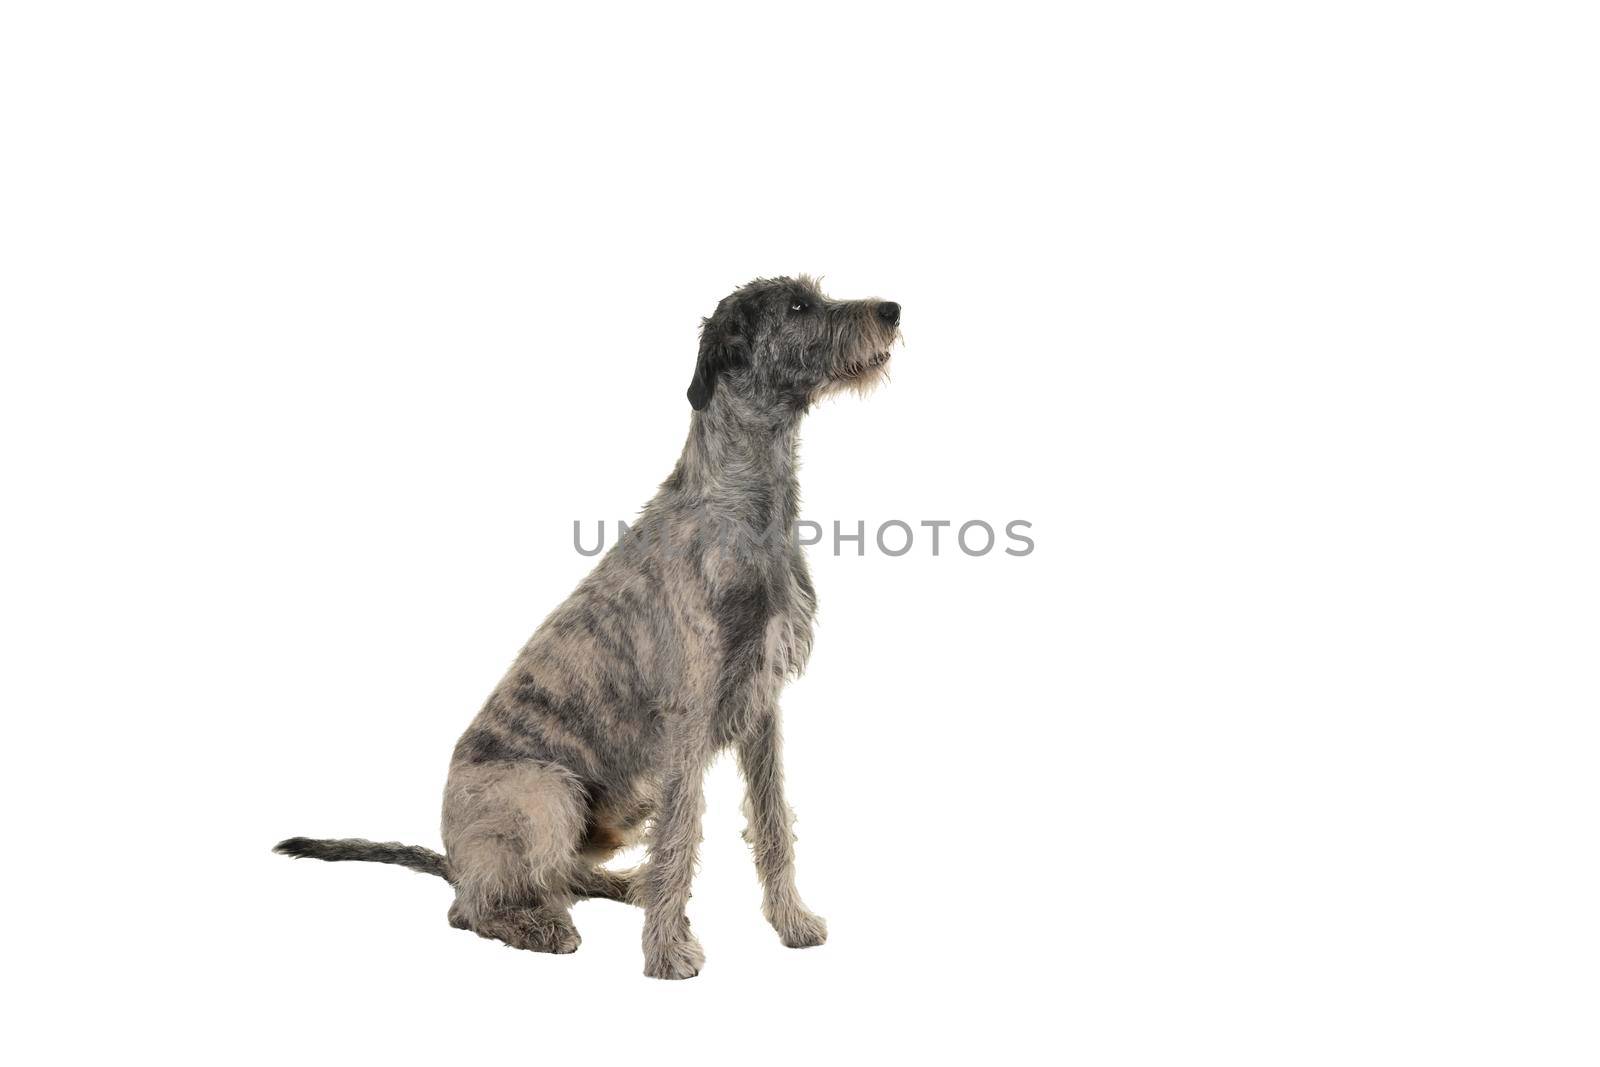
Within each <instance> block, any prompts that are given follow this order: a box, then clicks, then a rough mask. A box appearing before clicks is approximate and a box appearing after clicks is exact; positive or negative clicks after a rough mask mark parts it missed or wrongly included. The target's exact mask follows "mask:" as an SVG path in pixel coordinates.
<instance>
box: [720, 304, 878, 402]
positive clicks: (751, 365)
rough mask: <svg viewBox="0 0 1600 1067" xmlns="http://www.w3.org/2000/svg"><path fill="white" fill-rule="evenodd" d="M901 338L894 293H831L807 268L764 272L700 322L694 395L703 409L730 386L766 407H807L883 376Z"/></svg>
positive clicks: (738, 394) (733, 391) (731, 391)
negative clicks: (861, 296) (887, 296)
mask: <svg viewBox="0 0 1600 1067" xmlns="http://www.w3.org/2000/svg"><path fill="white" fill-rule="evenodd" d="M899 338H900V305H899V304H896V303H894V302H892V301H888V300H877V299H872V300H830V299H829V298H828V297H827V296H825V295H823V292H822V290H821V289H820V288H818V286H817V283H816V282H815V281H813V280H812V279H810V278H808V277H806V276H805V275H801V276H800V277H798V278H758V279H757V280H755V281H753V282H750V283H749V284H748V285H742V286H740V287H739V288H738V289H736V290H734V291H733V292H732V293H730V294H729V295H728V296H726V297H724V298H723V299H722V302H721V303H719V304H718V305H717V310H716V311H715V312H714V313H713V314H712V316H711V317H710V318H709V319H706V320H705V321H704V322H703V323H702V324H701V327H700V361H699V363H698V364H696V366H695V369H694V380H693V381H692V382H690V383H689V403H690V404H692V405H694V408H695V410H696V411H701V410H704V409H705V408H707V407H709V406H710V404H711V401H712V399H713V398H714V397H715V396H716V395H717V394H718V393H721V392H726V393H728V394H731V395H733V396H736V397H738V398H740V399H742V400H744V401H746V402H748V403H752V404H754V405H756V406H758V407H762V408H767V407H789V408H794V409H798V410H804V409H805V408H806V407H808V406H809V405H810V404H811V403H812V402H813V401H815V400H818V399H820V398H822V397H824V396H827V395H829V394H831V393H836V392H839V391H840V390H843V389H856V390H865V389H867V388H869V387H870V386H872V385H875V384H877V383H878V382H879V381H881V380H883V379H884V378H885V377H886V368H887V365H888V362H889V352H890V349H891V348H893V346H894V344H895V342H896V341H898V340H899Z"/></svg>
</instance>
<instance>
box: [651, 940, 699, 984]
mask: <svg viewBox="0 0 1600 1067" xmlns="http://www.w3.org/2000/svg"><path fill="white" fill-rule="evenodd" d="M705 962H706V954H705V952H704V951H702V950H701V948H700V942H698V941H696V940H695V939H694V935H693V934H685V935H683V936H681V937H678V938H674V939H673V940H671V941H668V942H666V943H665V944H663V945H660V946H658V947H656V948H653V949H652V948H647V949H645V954H644V973H645V974H646V976H648V977H650V978H671V979H677V978H693V977H694V976H695V975H697V974H699V973H700V968H701V967H704V966H705Z"/></svg>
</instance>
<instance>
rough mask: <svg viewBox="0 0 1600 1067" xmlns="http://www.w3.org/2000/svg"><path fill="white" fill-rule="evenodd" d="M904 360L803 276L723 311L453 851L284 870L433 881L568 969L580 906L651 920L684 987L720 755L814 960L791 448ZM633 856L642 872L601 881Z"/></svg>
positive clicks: (656, 970) (352, 846)
mask: <svg viewBox="0 0 1600 1067" xmlns="http://www.w3.org/2000/svg"><path fill="white" fill-rule="evenodd" d="M899 339H900V305H899V304H896V303H893V302H891V301H885V300H878V299H869V300H850V301H844V300H832V299H829V298H828V297H827V296H825V295H824V294H823V293H822V290H821V288H820V287H819V286H818V284H817V283H816V282H815V281H814V280H812V279H810V278H808V277H805V276H801V277H798V278H786V277H785V278H761V279H757V280H755V281H752V282H750V283H748V284H746V285H743V286H741V287H740V288H738V289H737V290H735V291H734V292H733V293H732V294H730V295H729V296H727V297H726V298H724V299H723V300H722V301H721V302H720V303H718V304H717V307H716V311H715V312H714V313H713V314H712V316H711V317H710V318H708V319H705V320H703V322H702V324H701V330H700V350H699V358H698V360H697V362H696V364H695V370H694V378H693V380H692V381H691V383H690V385H689V393H688V395H689V403H690V405H691V407H692V409H693V411H692V413H691V416H690V426H689V438H688V441H687V442H686V443H685V445H684V448H683V453H682V455H681V456H680V457H679V459H678V463H677V466H676V467H674V468H673V471H672V474H671V476H670V477H669V478H668V479H667V480H666V481H665V482H664V483H662V485H661V488H660V490H659V491H658V492H657V493H656V495H655V497H654V498H653V499H652V500H651V501H650V502H649V503H648V504H647V505H645V508H644V510H643V512H642V513H641V515H640V517H639V519H638V521H637V522H636V523H635V524H634V525H633V526H632V527H631V528H630V530H629V533H628V535H627V536H626V537H624V538H621V539H619V541H618V543H616V544H615V545H614V546H613V547H612V548H611V550H610V551H609V552H608V553H607V554H606V555H605V556H604V557H603V558H602V559H601V561H600V563H599V564H598V565H597V566H596V567H595V569H594V570H593V571H592V572H591V573H590V574H589V576H588V577H587V578H586V579H584V581H583V582H582V583H581V584H580V585H579V586H578V588H577V590H576V591H575V592H573V594H572V595H571V596H570V597H568V598H567V600H566V601H565V602H564V603H563V604H562V605H561V606H560V607H558V608H557V609H556V610H555V612H554V613H553V614H551V615H550V617H549V618H548V619H546V620H545V622H544V623H543V625H541V626H540V627H539V629H538V631H537V632H536V633H535V634H534V635H533V637H532V638H531V639H530V640H529V641H528V643H527V645H526V646H524V647H523V649H522V651H521V653H520V654H519V655H518V657H517V659H516V662H515V663H514V664H513V665H512V667H511V669H510V671H509V672H508V673H507V674H506V676H505V678H504V679H503V680H502V681H501V683H500V685H499V686H498V687H497V688H496V689H495V690H494V692H493V694H492V695H491V696H490V697H489V700H488V702H487V703H486V704H485V705H484V708H483V710H482V711H481V712H479V713H478V716H477V718H476V719H474V720H473V722H472V724H471V725H470V726H469V727H468V728H467V731H466V733H465V734H464V735H463V736H462V738H461V740H460V742H459V743H458V744H457V745H456V748H455V753H454V755H453V757H452V759H451V762H450V775H449V780H448V783H447V785H446V787H445V796H444V816H443V836H444V848H445V851H444V854H443V855H440V854H439V853H437V852H434V851H432V850H430V849H426V848H420V847H417V846H409V845H399V844H378V843H374V842H371V841H365V840H358V839H347V840H312V839H308V838H299V837H297V838H290V839H289V840H287V841H283V842H281V843H279V844H278V845H277V847H276V849H275V851H278V852H281V853H286V854H288V855H291V856H310V857H314V858H317V859H323V860H370V861H374V862H378V863H395V864H400V865H402V866H405V867H410V868H412V869H413V870H418V871H423V872H425V873H428V874H434V875H439V876H441V877H443V878H445V879H447V880H448V881H449V882H450V883H451V885H453V886H454V887H455V892H456V898H455V902H454V903H453V904H452V905H451V908H450V913H449V920H450V923H451V925H452V926H455V927H457V928H460V929H464V930H471V931H473V932H475V933H477V934H478V935H479V936H481V937H485V938H492V939H497V940H500V941H503V942H505V943H506V944H508V945H511V946H512V947H514V948H521V949H530V950H532V951H535V952H556V953H565V952H573V951H575V950H576V949H577V947H578V943H579V940H580V939H579V937H578V931H577V929H576V928H575V927H574V926H573V923H572V915H571V905H572V903H573V902H574V901H575V900H577V899H580V898H584V897H602V898H608V899H613V900H621V901H626V902H631V903H635V904H640V905H642V906H643V908H644V911H645V922H644V938H643V942H644V958H645V968H644V969H645V974H647V975H649V976H651V977H655V978H668V979H677V978H691V977H693V976H694V975H696V974H698V973H699V972H700V968H701V966H702V964H703V963H704V959H705V956H704V953H703V952H702V950H701V948H700V945H699V943H698V942H697V941H696V940H695V937H694V935H693V933H691V932H690V929H689V919H688V917H687V915H686V914H685V907H686V905H687V903H688V900H689V890H690V883H691V881H692V879H693V875H694V863H695V850H696V848H697V847H698V845H699V841H700V821H701V815H702V813H703V811H704V800H703V794H702V780H703V778H704V775H705V771H706V768H707V766H708V765H709V763H710V761H711V759H712V758H713V757H714V756H715V755H716V754H717V753H718V752H720V751H722V750H724V749H727V748H730V747H731V748H733V749H734V751H735V752H736V753H737V757H738V762H739V766H740V768H741V770H742V771H743V773H744V778H745V783H746V795H745V813H746V816H747V819H748V826H747V828H746V830H745V838H746V840H747V841H748V842H749V844H750V846H751V850H752V852H753V854H754V857H755V863H756V869H757V872H758V873H759V875H760V878H761V884H762V910H763V913H764V914H765V915H766V918H767V920H768V921H769V922H770V923H771V924H772V926H773V927H774V929H776V930H777V932H778V936H779V937H780V938H781V939H782V941H783V943H784V944H785V945H788V946H790V947H791V948H806V947H809V946H813V945H820V944H822V943H823V941H824V940H826V938H827V933H828V929H827V924H826V923H825V922H823V920H822V919H821V918H820V917H818V916H817V915H815V914H813V913H812V912H811V911H810V909H808V908H807V907H806V906H805V904H804V903H802V901H801V899H800V894H799V891H798V890H797V889H796V888H795V874H794V844H793V842H794V837H793V834H792V832H791V829H790V827H791V823H792V822H793V813H792V812H791V811H790V809H789V806H788V804H787V803H786V802H785V800H784V794H783V768H782V764H781V757H780V737H779V711H778V694H779V692H780V690H781V689H782V687H783V685H784V683H785V681H786V679H788V678H791V677H795V676H798V675H799V674H800V672H801V670H802V669H803V668H804V667H805V663H806V659H807V656H808V655H809V653H810V651H811V641H812V619H813V617H814V615H815V611H816V596H815V593H814V591H813V589H812V585H811V577H810V574H809V572H808V570H807V567H806V559H805V554H804V552H803V551H802V550H801V548H800V546H799V545H798V543H797V542H796V540H795V538H794V537H793V536H792V531H793V530H794V529H795V523H796V520H797V518H798V512H799V507H800V496H799V488H798V483H797V480H796V446H797V443H798V433H799V428H800V422H801V420H802V418H803V416H804V415H805V413H806V411H807V410H808V409H809V408H811V407H812V405H814V404H815V403H816V402H817V401H818V400H819V399H821V398H823V397H825V396H828V395H830V394H833V393H838V392H841V391H847V390H855V391H864V390H866V389H868V388H870V387H871V386H873V385H875V384H877V383H878V382H880V381H882V380H883V379H884V378H885V377H886V374H887V367H888V363H889V359H890V355H891V350H892V349H893V348H894V347H895V346H896V344H897V342H898V341H899ZM641 836H643V837H644V838H645V840H646V843H647V846H648V851H647V859H646V861H645V863H643V864H642V865H641V867H640V868H638V869H636V870H634V871H614V870H610V869H607V868H606V867H604V866H602V865H603V864H604V862H605V861H606V860H607V859H609V858H610V857H611V856H613V855H615V854H616V853H617V852H618V851H619V850H620V849H622V848H625V847H627V846H629V845H632V844H634V843H636V842H637V841H639V840H640V839H641Z"/></svg>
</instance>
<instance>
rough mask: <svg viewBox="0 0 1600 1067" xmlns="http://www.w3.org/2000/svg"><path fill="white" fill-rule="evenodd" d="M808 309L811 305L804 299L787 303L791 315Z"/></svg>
mask: <svg viewBox="0 0 1600 1067" xmlns="http://www.w3.org/2000/svg"><path fill="white" fill-rule="evenodd" d="M809 310H811V305H810V304H808V303H806V302H805V301H804V300H796V301H794V302H793V303H791V304H790V305H789V312H790V314H793V315H799V314H802V313H803V312H806V311H809Z"/></svg>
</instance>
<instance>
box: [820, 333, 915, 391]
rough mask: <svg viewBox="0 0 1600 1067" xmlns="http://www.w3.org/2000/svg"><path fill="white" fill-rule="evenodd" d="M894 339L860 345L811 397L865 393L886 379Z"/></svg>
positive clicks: (895, 339) (887, 377) (887, 378)
mask: <svg viewBox="0 0 1600 1067" xmlns="http://www.w3.org/2000/svg"><path fill="white" fill-rule="evenodd" d="M897 340H898V338H896V337H891V338H888V339H887V340H885V341H882V342H873V343H870V344H865V345H862V346H861V347H860V348H859V349H858V350H857V351H856V353H855V354H854V355H853V356H852V357H851V358H850V359H848V360H844V361H842V362H841V364H840V365H839V366H838V367H836V368H834V370H833V372H832V373H831V374H829V375H828V377H827V378H826V379H825V380H824V381H823V382H822V384H821V385H819V386H818V387H817V389H816V390H815V391H814V392H813V393H812V395H811V398H812V399H813V400H821V399H823V398H824V397H830V396H837V395H838V394H840V393H844V392H851V393H855V394H856V395H858V396H865V395H866V394H868V393H870V392H872V390H874V389H876V388H877V387H878V386H879V385H882V384H883V383H884V382H886V381H888V380H889V356H890V350H891V349H892V348H893V347H894V344H895V341H897Z"/></svg>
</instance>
